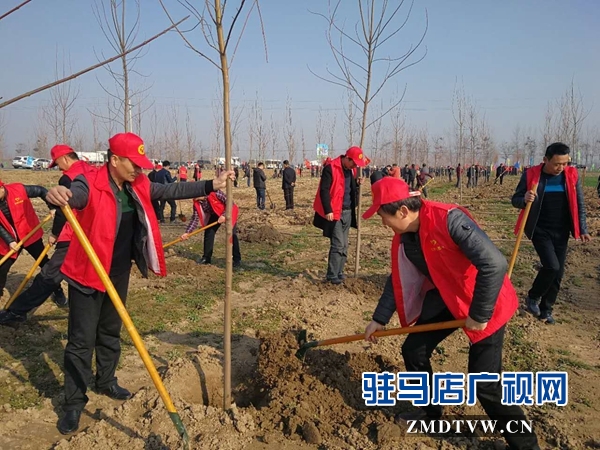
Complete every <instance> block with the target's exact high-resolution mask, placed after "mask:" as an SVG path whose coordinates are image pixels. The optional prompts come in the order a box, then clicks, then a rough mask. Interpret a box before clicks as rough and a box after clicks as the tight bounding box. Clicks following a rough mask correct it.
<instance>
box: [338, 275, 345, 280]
mask: <svg viewBox="0 0 600 450" xmlns="http://www.w3.org/2000/svg"><path fill="white" fill-rule="evenodd" d="M338 279H339V280H342V281H344V280H345V279H346V275H344V274H343V273H340V274H339V275H338Z"/></svg>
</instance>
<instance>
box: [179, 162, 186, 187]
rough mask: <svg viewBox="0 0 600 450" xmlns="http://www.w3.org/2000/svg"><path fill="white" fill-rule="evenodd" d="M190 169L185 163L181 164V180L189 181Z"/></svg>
mask: <svg viewBox="0 0 600 450" xmlns="http://www.w3.org/2000/svg"><path fill="white" fill-rule="evenodd" d="M187 173H188V169H187V166H186V165H185V164H181V165H180V166H179V181H180V182H183V183H185V182H186V181H187Z"/></svg>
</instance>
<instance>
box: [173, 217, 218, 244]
mask: <svg viewBox="0 0 600 450" xmlns="http://www.w3.org/2000/svg"><path fill="white" fill-rule="evenodd" d="M218 223H219V222H213V223H209V224H208V225H206V226H204V227H202V228H198V229H197V230H194V231H192V232H191V233H190V234H189V236H194V235H195V234H198V233H202V232H203V231H204V230H206V229H207V228H210V227H214V226H215V225H216V224H218ZM181 241H183V239H181V238H180V237H178V238H177V239H175V240H174V241H171V242H168V243H166V244H165V245H163V249H165V248H167V247H170V246H171V245H174V244H177V243H179V242H181Z"/></svg>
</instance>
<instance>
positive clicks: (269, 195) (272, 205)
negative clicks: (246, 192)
mask: <svg viewBox="0 0 600 450" xmlns="http://www.w3.org/2000/svg"><path fill="white" fill-rule="evenodd" d="M265 191H266V192H267V197H269V202H271V206H270V208H271V209H275V203H273V200H271V194H269V191H267V190H266V189H265Z"/></svg>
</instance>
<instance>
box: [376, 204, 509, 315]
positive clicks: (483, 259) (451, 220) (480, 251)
mask: <svg viewBox="0 0 600 450" xmlns="http://www.w3.org/2000/svg"><path fill="white" fill-rule="evenodd" d="M447 226H448V232H449V233H450V236H451V237H452V240H453V241H454V242H455V243H456V245H458V246H459V248H460V249H461V251H462V252H463V253H464V254H465V256H466V257H467V258H468V259H469V260H470V261H471V263H472V264H473V265H474V266H475V267H476V268H477V277H476V279H475V290H474V291H473V302H472V303H471V307H470V309H469V317H471V318H472V319H473V320H476V321H477V322H487V321H489V320H490V319H491V317H492V314H493V313H494V308H495V307H496V301H497V300H498V295H499V294H500V289H502V283H503V282H504V276H505V275H506V271H507V270H508V263H507V262H506V258H505V257H504V255H502V253H501V252H500V250H498V248H497V247H496V246H495V245H494V243H493V242H492V241H491V240H490V238H489V237H488V236H487V235H486V234H485V233H484V232H483V230H482V229H481V228H479V227H478V226H477V224H476V223H475V222H473V221H472V220H471V219H470V218H469V217H468V216H467V215H466V214H465V213H464V212H462V211H461V210H459V209H454V210H452V211H450V212H449V213H448V220H447ZM423 308H424V309H425V308H427V301H425V302H424V303H423ZM395 311H396V300H395V298H394V288H393V284H392V277H391V275H390V277H388V280H387V282H386V284H385V287H384V289H383V293H382V294H381V297H380V298H379V303H378V304H377V308H376V309H375V312H374V313H373V320H374V321H376V322H378V323H380V324H382V325H387V323H388V322H389V321H390V319H391V318H392V315H393V314H394V312H395ZM457 319H458V317H457Z"/></svg>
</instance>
